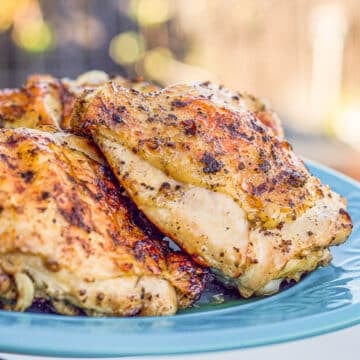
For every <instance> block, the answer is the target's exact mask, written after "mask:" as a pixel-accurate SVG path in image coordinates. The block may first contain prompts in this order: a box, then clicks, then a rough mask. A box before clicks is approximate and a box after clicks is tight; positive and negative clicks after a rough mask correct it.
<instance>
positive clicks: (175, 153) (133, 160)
mask: <svg viewBox="0 0 360 360" xmlns="http://www.w3.org/2000/svg"><path fill="white" fill-rule="evenodd" d="M233 96H236V98H233ZM260 103H261V102H258V101H257V100H256V99H255V98H253V97H249V96H245V97H244V99H243V98H242V97H241V96H240V95H239V94H237V95H231V92H229V91H227V90H224V89H221V88H220V89H219V88H218V87H214V86H213V85H211V84H209V83H203V84H195V85H186V84H178V85H173V86H169V87H167V88H165V89H163V90H161V91H159V92H156V93H150V94H143V93H141V92H138V91H136V90H128V89H125V88H123V87H121V86H119V85H118V84H116V83H112V84H111V83H109V84H106V85H104V86H103V87H100V88H98V89H97V90H95V91H93V92H92V93H91V94H84V96H82V97H81V98H80V99H78V101H77V103H76V104H75V107H74V112H73V117H72V127H73V129H74V130H75V131H77V132H79V133H82V134H87V135H89V136H91V137H92V138H93V139H94V140H95V142H96V143H97V144H98V146H99V147H100V149H101V150H102V152H103V153H104V155H105V157H106V159H107V161H108V162H109V164H110V166H111V168H112V169H113V172H114V174H115V175H116V177H117V178H118V180H119V181H120V183H121V184H122V185H123V186H124V188H125V189H126V190H127V192H128V193H129V195H130V196H131V198H132V199H133V200H134V202H135V203H136V204H137V206H138V207H139V209H140V210H142V211H143V212H144V213H145V214H146V216H147V217H148V218H149V219H150V220H151V221H152V222H153V223H154V224H155V225H156V226H158V227H159V229H161V230H162V231H163V232H164V233H165V234H167V235H168V236H170V237H171V238H173V239H174V240H175V241H176V242H177V243H178V244H179V245H180V246H181V247H182V248H184V249H185V250H186V251H187V252H188V253H189V254H191V255H192V256H193V258H194V259H196V261H198V262H199V263H200V264H204V265H207V266H210V267H212V268H213V269H214V271H215V272H216V273H217V274H218V275H219V277H220V278H221V279H222V280H223V281H224V283H226V284H228V285H231V286H237V287H238V289H239V291H240V293H241V294H242V295H243V296H245V297H248V296H251V295H253V294H270V293H273V292H276V291H278V289H279V285H280V283H281V281H282V280H283V279H288V280H289V279H295V280H299V279H300V276H301V275H302V274H303V273H304V272H308V271H312V270H314V269H315V268H316V267H317V266H319V265H326V264H327V263H329V261H330V260H331V254H330V251H329V246H330V245H337V244H340V243H342V242H343V241H345V240H346V238H347V237H348V236H349V234H350V232H351V228H352V223H351V219H350V217H349V215H348V213H347V212H346V203H345V200H344V199H343V198H341V197H340V196H339V195H337V194H336V193H334V192H332V191H331V190H330V189H329V188H328V187H327V186H325V185H323V184H321V183H320V181H319V180H318V179H317V178H315V177H314V176H312V175H311V174H310V173H309V172H308V170H307V168H306V167H305V165H304V164H303V162H302V161H301V160H300V159H299V158H298V157H297V156H296V155H295V154H294V153H293V152H292V150H291V146H290V145H289V144H288V143H287V142H286V141H285V140H284V139H283V132H282V129H281V126H280V124H279V122H278V118H277V116H276V115H275V114H274V113H273V112H272V111H271V110H269V109H268V108H266V107H263V106H261V105H259V104H260ZM264 113H265V114H266V115H264ZM259 114H260V115H259ZM265 120H266V121H265Z"/></svg>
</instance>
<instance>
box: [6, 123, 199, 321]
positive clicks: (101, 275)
mask: <svg viewBox="0 0 360 360" xmlns="http://www.w3.org/2000/svg"><path fill="white" fill-rule="evenodd" d="M0 159H1V161H0V238H1V242H0V272H1V274H0V298H1V300H2V302H3V306H4V308H7V309H13V310H18V311H23V310H25V309H26V308H28V307H29V306H30V305H31V304H32V302H33V299H34V298H38V297H40V298H45V299H49V300H51V301H52V304H53V306H54V308H55V309H56V310H57V311H58V312H60V313H67V314H76V313H78V309H81V310H83V311H85V312H86V313H87V314H90V315H113V316H128V315H167V314H174V313H175V312H176V311H177V309H178V308H183V307H187V306H189V305H191V304H192V303H193V302H194V300H195V299H197V298H198V297H199V295H200V293H201V292H202V290H203V289H204V284H205V280H206V272H205V271H204V270H202V269H201V268H200V267H198V266H196V265H194V263H193V262H192V261H191V260H190V258H188V257H187V256H186V255H184V254H182V253H180V252H174V251H172V250H170V248H169V247H168V245H167V244H166V242H164V241H161V234H160V233H159V232H158V231H157V230H155V228H154V227H153V226H152V225H151V224H150V223H148V222H147V221H146V219H145V218H144V217H143V215H142V214H141V213H139V211H138V210H137V209H136V207H135V205H134V204H133V203H132V201H131V200H130V199H129V198H128V197H127V196H126V195H124V194H122V191H121V189H120V188H119V186H118V185H117V184H116V182H115V181H114V179H113V177H112V175H111V172H110V170H109V169H108V167H107V165H106V164H104V163H102V161H103V160H102V157H101V155H100V154H99V153H97V150H96V148H94V147H93V145H92V144H91V142H89V141H88V140H85V139H82V138H79V137H77V136H75V135H71V134H64V133H46V132H43V131H39V130H30V129H24V128H19V129H14V130H13V129H0Z"/></svg>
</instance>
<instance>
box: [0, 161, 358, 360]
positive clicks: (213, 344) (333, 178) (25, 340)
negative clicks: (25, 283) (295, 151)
mask: <svg viewBox="0 0 360 360" xmlns="http://www.w3.org/2000/svg"><path fill="white" fill-rule="evenodd" d="M308 165H309V167H310V170H311V171H312V172H313V173H314V174H315V175H316V176H318V177H320V179H321V180H322V181H323V182H324V183H327V184H329V185H330V186H331V187H332V188H333V189H334V190H335V191H337V192H339V193H341V194H342V195H344V196H345V197H346V198H347V199H348V206H349V210H350V214H351V216H352V219H353V222H354V230H353V233H352V236H351V238H350V239H349V240H348V241H347V242H346V243H345V244H344V245H342V246H339V247H336V248H333V250H332V252H333V255H334V259H333V262H332V264H331V265H330V266H328V267H326V268H320V269H318V270H316V271H315V272H313V273H311V274H310V275H308V276H306V277H305V278H304V279H303V280H302V281H301V282H300V283H299V284H297V285H294V286H293V287H291V288H288V289H285V290H283V291H282V292H280V293H279V294H277V295H274V296H272V297H268V298H260V299H259V298H258V299H255V300H235V299H232V298H231V297H230V298H226V299H225V302H223V303H221V304H216V301H215V303H214V302H211V301H210V300H209V299H210V298H211V296H210V298H209V296H208V297H207V298H206V299H205V303H204V300H202V301H201V302H200V303H199V304H198V306H197V307H194V308H192V309H189V310H187V311H183V312H182V313H180V314H178V315H176V316H169V317H156V318H155V317H152V318H87V317H65V316H58V315H51V314H34V313H22V314H21V313H11V312H4V311H0V351H1V352H15V353H27V354H37V355H52V356H84V357H89V356H121V355H140V354H171V353H191V352H199V351H215V350H225V349H233V348H243V347H249V346H259V345H265V344H272V343H279V342H284V341H289V340H294V339H300V338H304V337H308V336H313V335H318V334H324V333H327V332H329V331H334V330H337V329H341V328H344V327H347V326H351V325H355V324H358V323H360V185H359V184H358V183H356V182H355V181H353V180H351V179H348V178H346V177H344V176H343V175H341V174H338V173H336V172H334V171H332V170H329V169H327V168H325V167H323V166H320V165H316V164H313V163H311V162H310V163H308ZM212 291H214V290H212ZM210 295H211V294H210ZM215 299H217V297H215Z"/></svg>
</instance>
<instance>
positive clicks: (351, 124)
mask: <svg viewBox="0 0 360 360" xmlns="http://www.w3.org/2000/svg"><path fill="white" fill-rule="evenodd" d="M0 54H1V56H0V86H1V87H15V86H20V85H21V84H22V83H23V82H24V81H25V79H26V77H27V76H28V75H29V74H32V73H44V72H45V73H51V74H53V75H55V76H59V77H63V76H66V77H75V76H77V75H79V74H80V73H82V72H84V71H86V70H89V69H100V70H104V71H106V72H109V73H111V74H115V73H120V74H124V75H129V76H138V75H140V76H143V77H145V78H146V79H148V80H152V81H155V82H157V83H159V84H161V85H167V84H170V83H174V82H181V81H196V80H212V81H216V82H219V83H222V84H225V85H226V86H228V87H230V88H232V89H234V90H240V91H248V92H251V93H253V94H255V95H257V96H261V97H264V98H267V99H268V100H269V101H270V102H271V103H272V105H273V107H274V109H275V110H276V111H277V112H278V113H279V114H280V116H281V118H282V119H283V122H284V124H285V127H286V131H287V134H288V137H289V138H290V141H291V142H292V143H293V144H294V145H295V149H296V150H297V151H298V152H300V153H301V154H303V155H304V156H306V157H309V158H312V159H315V160H318V161H320V162H322V163H325V164H327V165H330V166H332V167H335V168H337V169H339V170H341V171H343V172H345V173H347V174H349V175H351V176H353V177H355V178H358V179H360V153H359V151H360V2H359V0H313V1H310V0H292V1H288V0H227V1H220V0H197V1H186V0H185V1H181V0H178V1H176V0H124V1H122V0H42V1H41V0H0Z"/></svg>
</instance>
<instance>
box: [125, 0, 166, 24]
mask: <svg viewBox="0 0 360 360" xmlns="http://www.w3.org/2000/svg"><path fill="white" fill-rule="evenodd" d="M130 14H131V15H132V16H133V17H134V18H135V19H136V20H137V22H138V23H139V24H140V25H142V26H151V25H156V24H161V23H164V22H166V21H168V20H169V19H170V18H171V17H172V16H173V7H172V4H171V2H170V1H169V0H151V1H149V0H132V1H131V3H130Z"/></svg>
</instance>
